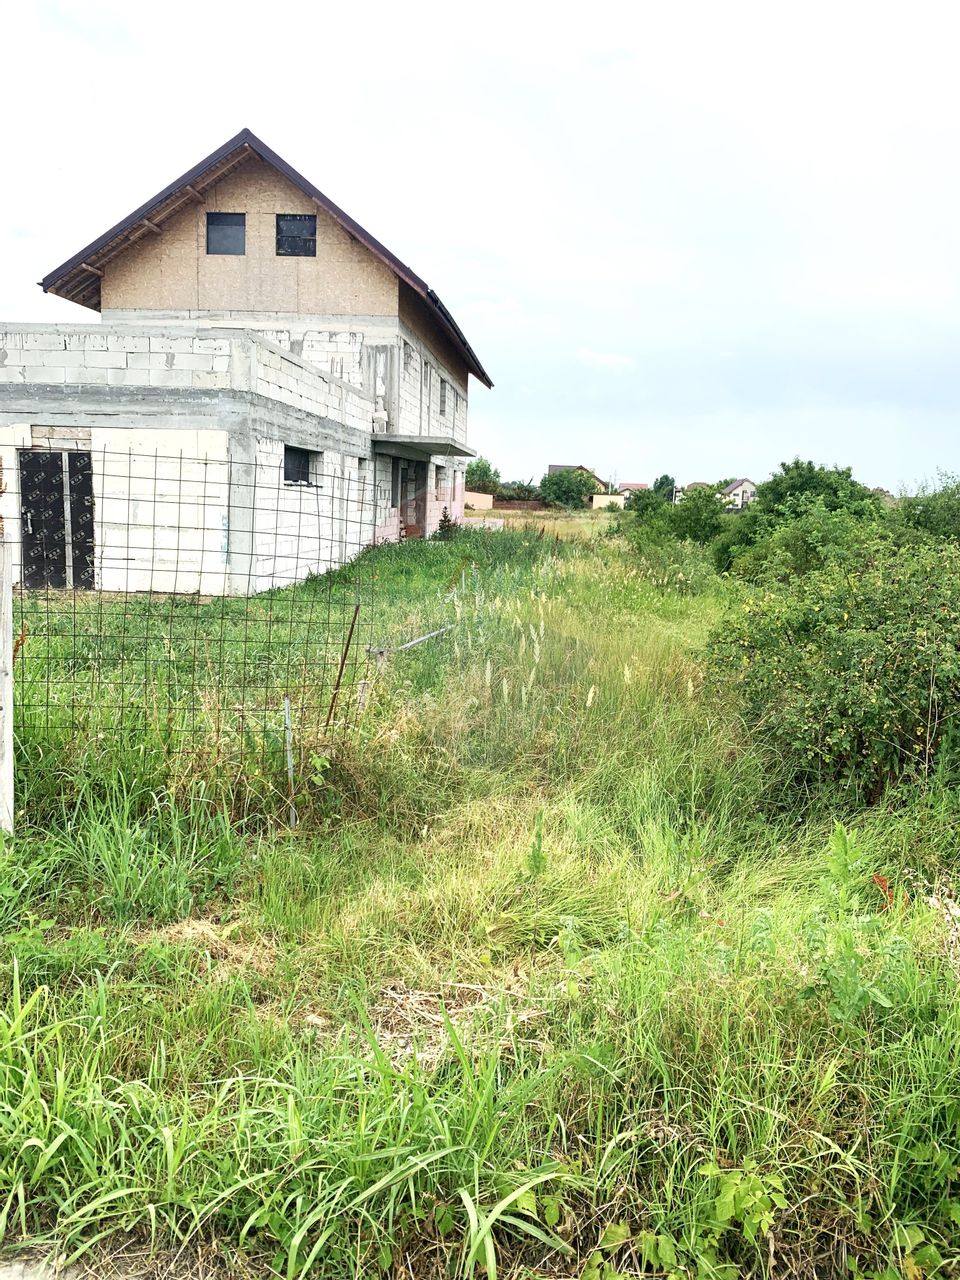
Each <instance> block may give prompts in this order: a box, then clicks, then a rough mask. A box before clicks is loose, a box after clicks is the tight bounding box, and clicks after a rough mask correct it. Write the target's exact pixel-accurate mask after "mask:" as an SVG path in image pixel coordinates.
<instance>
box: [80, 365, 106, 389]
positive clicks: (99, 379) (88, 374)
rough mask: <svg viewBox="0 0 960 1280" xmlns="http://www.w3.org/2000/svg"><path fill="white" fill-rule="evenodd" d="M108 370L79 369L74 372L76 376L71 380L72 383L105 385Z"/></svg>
mask: <svg viewBox="0 0 960 1280" xmlns="http://www.w3.org/2000/svg"><path fill="white" fill-rule="evenodd" d="M108 373H110V370H109V369H91V368H89V367H87V368H81V369H78V370H77V371H76V375H75V376H74V377H73V378H72V379H71V381H73V382H86V383H90V384H92V385H98V384H99V385H105V384H106V381H107V374H108Z"/></svg>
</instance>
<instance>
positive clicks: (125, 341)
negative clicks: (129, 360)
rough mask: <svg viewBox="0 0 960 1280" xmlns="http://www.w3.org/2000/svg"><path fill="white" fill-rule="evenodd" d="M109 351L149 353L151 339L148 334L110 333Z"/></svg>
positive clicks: (108, 338) (108, 335)
mask: <svg viewBox="0 0 960 1280" xmlns="http://www.w3.org/2000/svg"><path fill="white" fill-rule="evenodd" d="M107 350H108V351H149V350H150V339H149V337H148V336H147V335H146V334H143V335H142V336H141V335H138V334H133V333H108V334H107Z"/></svg>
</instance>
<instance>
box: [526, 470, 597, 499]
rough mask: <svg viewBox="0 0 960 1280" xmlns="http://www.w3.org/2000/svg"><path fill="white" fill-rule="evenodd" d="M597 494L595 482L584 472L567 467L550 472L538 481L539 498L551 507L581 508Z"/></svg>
mask: <svg viewBox="0 0 960 1280" xmlns="http://www.w3.org/2000/svg"><path fill="white" fill-rule="evenodd" d="M596 492H597V482H596V480H595V479H594V478H593V476H592V475H590V474H589V473H588V472H586V471H576V470H575V469H574V468H573V467H569V468H567V469H566V470H564V471H550V472H548V473H547V475H545V476H544V477H543V479H542V480H541V481H540V496H541V497H542V498H543V500H544V502H546V503H549V505H550V506H551V507H573V508H576V507H582V506H583V504H584V502H585V501H586V499H587V498H589V497H591V496H592V495H593V494H595V493H596Z"/></svg>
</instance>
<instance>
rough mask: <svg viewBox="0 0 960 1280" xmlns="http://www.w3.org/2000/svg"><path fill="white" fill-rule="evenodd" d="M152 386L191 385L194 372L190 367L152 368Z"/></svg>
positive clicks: (150, 374) (150, 373) (150, 372)
mask: <svg viewBox="0 0 960 1280" xmlns="http://www.w3.org/2000/svg"><path fill="white" fill-rule="evenodd" d="M149 376H150V386H151V387H189V386H190V384H191V381H192V379H193V374H192V372H191V370H189V369H151V370H150V371H149Z"/></svg>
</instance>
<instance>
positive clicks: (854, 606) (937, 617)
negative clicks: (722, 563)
mask: <svg viewBox="0 0 960 1280" xmlns="http://www.w3.org/2000/svg"><path fill="white" fill-rule="evenodd" d="M861 559H862V561H863V563H862V566H861V567H860V569H859V571H857V570H856V569H854V568H853V566H852V565H851V563H849V562H846V561H845V560H844V559H842V558H835V559H830V560H829V561H828V562H826V563H825V564H823V566H822V567H821V568H818V569H814V570H812V571H810V572H808V573H806V574H805V575H803V576H798V577H794V578H793V579H791V581H790V583H789V585H788V586H787V587H785V588H784V587H781V588H779V589H777V588H775V587H773V586H768V587H767V588H766V589H765V590H762V591H759V592H757V593H755V594H752V595H751V596H749V597H747V598H746V599H743V600H741V601H740V602H739V604H738V605H736V606H734V607H733V608H732V609H731V611H730V613H729V614H728V616H727V617H726V619H725V621H724V623H723V624H722V627H721V628H720V630H719V631H718V632H717V633H716V634H715V635H714V637H713V639H712V641H711V645H710V650H709V664H710V668H711V672H712V677H713V680H714V682H715V683H716V685H718V686H723V687H724V688H725V689H726V690H728V691H729V690H731V687H732V691H733V692H734V693H735V694H736V695H737V697H738V698H739V702H740V709H741V711H742V713H743V715H744V717H745V719H746V721H747V722H748V724H750V725H751V726H753V727H755V729H756V730H757V731H758V733H759V734H760V735H761V737H762V738H763V739H765V740H766V742H767V743H768V744H769V745H770V746H772V747H773V748H774V749H775V750H776V751H777V753H778V754H779V756H780V757H781V759H782V761H783V763H784V766H785V767H786V769H787V770H788V772H789V773H790V775H791V776H792V778H793V779H794V780H796V781H800V782H806V783H811V782H822V781H835V782H843V783H846V784H848V785H850V786H852V787H855V788H856V789H857V790H858V791H861V792H862V793H863V794H865V795H866V796H868V797H871V798H873V797H876V796H878V795H879V794H880V793H881V792H882V791H883V790H884V789H885V788H886V787H887V786H889V785H890V784H892V783H895V782H897V781H899V780H901V779H905V778H907V779H909V778H919V777H923V776H925V775H927V774H929V773H930V772H931V771H933V770H935V769H937V770H942V771H945V772H951V771H953V770H954V769H956V768H957V766H958V765H960V741H958V737H957V733H956V729H955V721H956V715H957V707H958V706H960V547H957V546H955V545H953V544H947V545H945V546H943V545H941V546H939V547H938V546H935V545H933V544H919V545H916V546H912V547H899V548H898V547H896V546H895V545H893V544H892V543H891V542H885V541H880V540H877V541H875V542H874V543H873V544H871V546H870V547H869V548H861Z"/></svg>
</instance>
